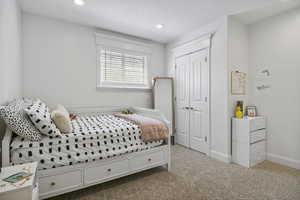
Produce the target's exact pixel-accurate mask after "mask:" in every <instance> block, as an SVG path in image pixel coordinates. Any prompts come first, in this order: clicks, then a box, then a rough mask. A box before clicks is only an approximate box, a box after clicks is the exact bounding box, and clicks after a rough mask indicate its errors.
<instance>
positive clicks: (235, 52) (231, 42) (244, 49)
mask: <svg viewBox="0 0 300 200" xmlns="http://www.w3.org/2000/svg"><path fill="white" fill-rule="evenodd" d="M248 43H249V34H248V26H247V25H244V24H243V23H241V22H240V21H238V20H237V19H235V18H234V17H229V18H228V68H229V74H228V80H229V90H228V92H229V119H230V118H231V117H233V116H234V113H235V106H236V102H237V101H243V102H244V107H245V106H246V105H247V104H248V95H249V87H248V86H249V74H248V68H249V44H248ZM233 71H240V72H244V73H246V74H247V77H246V79H247V84H246V93H245V95H232V94H231V72H233Z"/></svg>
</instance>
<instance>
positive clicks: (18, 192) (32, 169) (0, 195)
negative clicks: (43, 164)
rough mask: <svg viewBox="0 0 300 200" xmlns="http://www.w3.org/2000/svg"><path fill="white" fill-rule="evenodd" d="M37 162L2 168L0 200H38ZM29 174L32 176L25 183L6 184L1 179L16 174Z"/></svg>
mask: <svg viewBox="0 0 300 200" xmlns="http://www.w3.org/2000/svg"><path fill="white" fill-rule="evenodd" d="M36 170H37V162H34V163H27V164H23V165H15V166H9V167H4V168H2V170H1V174H0V199H1V200H2V199H3V200H18V199H22V200H38V199H39V191H38V183H37V182H36ZM22 171H24V172H29V173H32V176H30V177H29V179H28V180H26V181H20V182H18V183H15V184H11V183H7V182H4V181H2V179H4V178H7V177H9V176H11V175H13V174H15V173H18V172H22Z"/></svg>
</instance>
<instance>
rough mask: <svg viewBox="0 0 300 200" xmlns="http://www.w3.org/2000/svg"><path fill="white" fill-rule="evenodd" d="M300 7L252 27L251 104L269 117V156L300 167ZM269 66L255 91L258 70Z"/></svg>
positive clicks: (270, 158) (274, 159)
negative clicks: (263, 86)
mask: <svg viewBox="0 0 300 200" xmlns="http://www.w3.org/2000/svg"><path fill="white" fill-rule="evenodd" d="M299 13H300V9H299V8H298V9H296V10H293V11H289V12H286V13H283V14H281V15H278V16H273V17H271V18H268V19H265V20H263V21H261V22H259V23H256V24H253V25H251V26H250V29H249V31H250V68H249V69H250V75H251V90H250V92H251V95H250V103H253V104H255V105H256V106H257V108H258V112H259V114H261V115H265V116H267V118H268V119H267V120H268V159H269V160H272V161H275V162H279V163H282V164H286V165H289V166H291V167H295V168H298V169H300V123H299V116H300V78H299V74H300V67H299V66H300V56H299V47H300V37H299V35H300V15H299ZM261 69H269V70H270V73H271V76H270V78H269V79H268V80H266V82H265V84H267V85H270V89H267V90H265V91H263V92H258V91H257V90H256V84H257V78H256V76H257V71H259V70H261Z"/></svg>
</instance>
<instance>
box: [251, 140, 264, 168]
mask: <svg viewBox="0 0 300 200" xmlns="http://www.w3.org/2000/svg"><path fill="white" fill-rule="evenodd" d="M264 160H266V141H261V142H257V143H254V144H251V145H250V166H251V167H252V166H254V165H256V164H258V163H260V162H263V161H264Z"/></svg>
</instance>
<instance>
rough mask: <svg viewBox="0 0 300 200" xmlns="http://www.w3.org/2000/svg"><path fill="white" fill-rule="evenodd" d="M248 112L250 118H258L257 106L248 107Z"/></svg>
mask: <svg viewBox="0 0 300 200" xmlns="http://www.w3.org/2000/svg"><path fill="white" fill-rule="evenodd" d="M246 112H247V116H248V117H255V116H256V106H247V107H246Z"/></svg>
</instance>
